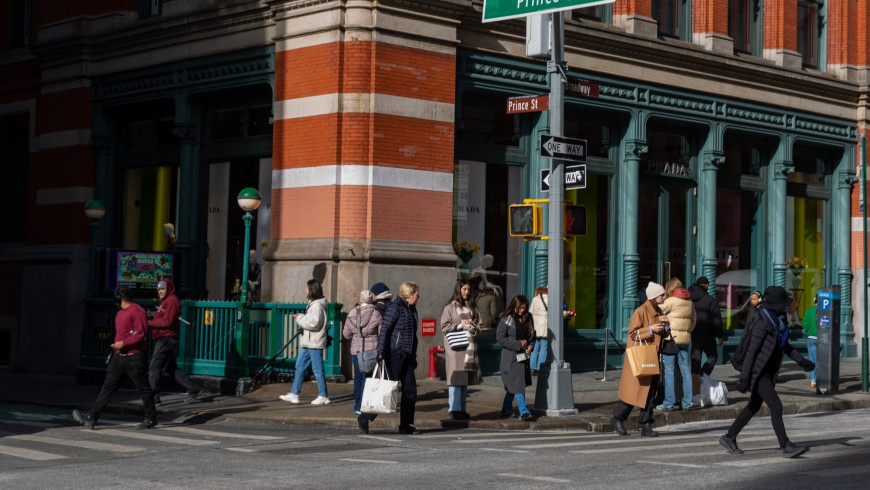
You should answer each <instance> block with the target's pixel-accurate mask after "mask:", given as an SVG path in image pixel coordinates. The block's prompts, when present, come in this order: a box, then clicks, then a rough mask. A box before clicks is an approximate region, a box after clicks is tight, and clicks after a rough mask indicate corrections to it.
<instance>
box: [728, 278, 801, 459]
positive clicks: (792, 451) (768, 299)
mask: <svg viewBox="0 0 870 490" xmlns="http://www.w3.org/2000/svg"><path fill="white" fill-rule="evenodd" d="M791 303H792V299H791V298H790V297H789V296H788V293H787V292H786V290H785V289H783V288H781V287H779V286H770V287H769V288H767V289H765V290H764V303H763V305H762V307H761V311H760V312H758V313H757V314H756V315H753V317H752V319H751V322H750V323H749V324H747V325H746V329H745V330H744V331H743V335H744V336H746V335H748V336H749V338H748V345H747V347H746V352H745V356H744V357H743V363H742V364H741V365H739V371H740V378H739V381H737V391H739V392H741V393H746V392H747V391H749V393H750V395H749V403H748V404H747V405H746V407H745V408H744V409H743V410H742V411H741V412H740V413H739V414H738V415H737V418H736V419H735V420H734V423H733V424H731V428H729V429H728V433H727V434H725V435H724V436H722V437H721V438H719V444H721V445H722V446H723V447H725V449H727V450H728V452H729V453H731V454H743V451H742V450H740V449H739V448H738V447H737V434H739V433H740V431H741V430H743V427H745V426H746V424H748V423H749V420H750V419H751V418H752V416H753V415H755V414H756V412H758V410H759V409H760V408H761V403H762V402H764V403H766V404H767V407H768V408H769V409H770V423H771V424H772V425H773V431H774V432H775V433H776V438H777V440H778V441H779V447H780V448H782V456H783V457H784V458H793V457H795V456H799V455H801V454H803V453H805V452H807V451H808V450H809V448H808V447H803V446H796V445H794V444H793V443H792V442H791V441H789V439H788V436H787V435H786V433H785V424H783V422H782V402H781V401H780V399H779V395H777V394H776V387H775V385H776V376H777V373H779V368H780V365H781V364H782V356H783V354H786V355H788V356H789V357H791V358H792V359H794V361H795V362H797V363H798V364H799V365H800V367H801V368H803V370H804V371H812V370H813V369H815V368H816V365H815V364H813V363H812V362H810V361H808V360H806V359H804V358H803V356H801V355H800V353H799V352H798V351H797V349H795V348H794V347H792V345H791V344H790V343H789V342H788V334H789V330H788V320H787V318H786V310H787V308H788V307H789V305H791ZM735 367H738V366H735Z"/></svg>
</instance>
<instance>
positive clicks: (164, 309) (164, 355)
mask: <svg viewBox="0 0 870 490" xmlns="http://www.w3.org/2000/svg"><path fill="white" fill-rule="evenodd" d="M157 297H158V298H159V299H160V304H158V305H157V312H156V313H155V314H154V318H152V319H151V320H148V326H149V327H151V339H152V341H153V342H154V351H153V353H152V354H151V367H150V368H149V369H148V382H149V383H150V385H151V391H152V392H153V393H154V404H155V405H160V404H161V401H160V377H161V376H162V374H163V373H164V372H166V373H167V374H169V375H170V376H172V377H173V378H175V381H176V382H177V383H178V384H179V385H181V387H182V388H184V390H185V391H186V392H187V397H186V398H185V399H184V403H191V402H192V401H194V400H195V399H196V397H197V396H199V393H200V391H201V390H200V388H199V387H198V386H197V385H195V384H194V383H193V381H191V380H190V378H188V377H187V375H186V374H184V371H182V370H181V369H179V368H178V363H177V362H176V359H175V350H176V349H177V348H178V336H179V333H180V331H181V320H180V318H181V316H180V315H181V301H179V300H178V296H176V295H175V284H173V283H172V280H171V279H169V278H165V279H161V280H160V281H158V282H157Z"/></svg>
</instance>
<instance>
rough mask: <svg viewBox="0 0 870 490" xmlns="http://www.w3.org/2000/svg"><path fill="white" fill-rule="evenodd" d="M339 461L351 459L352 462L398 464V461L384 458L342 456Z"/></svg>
mask: <svg viewBox="0 0 870 490" xmlns="http://www.w3.org/2000/svg"><path fill="white" fill-rule="evenodd" d="M339 461H350V462H351V463H376V464H396V463H398V461H387V460H383V459H357V458H341V459H340V460H339Z"/></svg>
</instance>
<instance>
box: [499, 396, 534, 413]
mask: <svg viewBox="0 0 870 490" xmlns="http://www.w3.org/2000/svg"><path fill="white" fill-rule="evenodd" d="M514 396H516V397H517V408H518V409H519V411H520V415H522V414H524V413H529V407H527V406H526V394H525V393H516V394H514V393H511V392H509V391H505V393H504V402H503V403H502V404H501V413H502V415H507V414H509V413H513V411H514V410H513V405H514Z"/></svg>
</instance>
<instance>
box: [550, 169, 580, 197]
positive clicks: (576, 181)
mask: <svg viewBox="0 0 870 490" xmlns="http://www.w3.org/2000/svg"><path fill="white" fill-rule="evenodd" d="M585 188H586V165H569V166H567V167H565V190H566V191H573V190H577V189H585ZM541 192H550V169H548V168H543V169H541Z"/></svg>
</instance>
